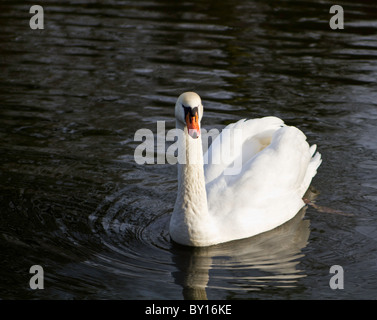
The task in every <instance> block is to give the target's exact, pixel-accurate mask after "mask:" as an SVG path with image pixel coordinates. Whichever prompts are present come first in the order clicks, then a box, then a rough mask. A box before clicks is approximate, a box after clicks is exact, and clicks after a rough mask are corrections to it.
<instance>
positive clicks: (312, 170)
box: [300, 144, 322, 194]
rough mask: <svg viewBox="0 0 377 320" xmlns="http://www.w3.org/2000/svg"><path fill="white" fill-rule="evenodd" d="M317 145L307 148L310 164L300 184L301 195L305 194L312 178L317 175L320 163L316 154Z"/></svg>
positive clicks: (319, 157) (320, 160) (317, 153)
mask: <svg viewBox="0 0 377 320" xmlns="http://www.w3.org/2000/svg"><path fill="white" fill-rule="evenodd" d="M316 150H317V145H315V144H313V145H312V146H311V147H310V148H309V153H310V155H311V159H310V162H309V164H308V168H307V170H306V174H305V177H304V180H303V182H302V184H301V188H300V191H301V193H302V194H304V193H305V192H306V190H307V189H308V188H309V186H310V183H311V181H312V179H313V177H314V176H315V175H316V174H317V169H318V167H319V166H320V165H321V163H322V158H321V154H320V153H319V152H316Z"/></svg>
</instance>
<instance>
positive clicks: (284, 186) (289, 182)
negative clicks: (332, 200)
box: [206, 127, 321, 238]
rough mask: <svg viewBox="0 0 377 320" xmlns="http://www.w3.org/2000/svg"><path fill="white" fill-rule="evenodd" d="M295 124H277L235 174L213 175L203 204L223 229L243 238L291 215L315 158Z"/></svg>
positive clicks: (317, 157)
mask: <svg viewBox="0 0 377 320" xmlns="http://www.w3.org/2000/svg"><path fill="white" fill-rule="evenodd" d="M314 152H315V148H314V147H312V148H310V147H309V145H308V143H307V142H306V137H305V135H304V134H303V133H302V132H301V131H300V130H299V129H297V128H294V127H282V128H280V129H278V130H276V131H275V132H274V133H273V136H272V141H271V143H270V144H269V145H268V147H266V148H264V149H263V150H262V151H260V152H257V153H255V154H254V155H252V156H251V157H250V158H249V160H248V161H246V162H244V163H243V165H242V171H241V172H240V174H239V175H233V176H231V175H229V176H226V175H223V174H222V175H221V174H220V175H219V176H218V177H217V178H216V179H214V180H212V181H211V182H210V183H208V184H207V186H206V189H207V197H208V207H209V211H210V213H211V214H213V215H216V217H217V221H218V222H219V226H223V225H224V223H223V222H220V221H231V223H228V227H227V228H225V229H224V232H229V233H230V234H232V233H237V234H239V236H240V238H241V237H249V236H252V235H254V234H256V233H260V232H263V231H268V230H271V229H273V228H275V227H277V226H279V225H281V224H282V223H284V222H285V221H287V220H289V219H290V218H292V217H293V216H294V215H295V214H296V213H297V212H298V211H299V209H300V208H301V207H302V206H303V205H304V202H303V201H302V196H303V194H304V192H305V191H306V189H307V188H308V187H309V184H310V182H311V180H312V178H313V176H314V175H315V173H316V169H317V167H318V166H319V164H320V162H321V159H320V155H319V154H318V153H317V154H316V155H314V157H313V153H314Z"/></svg>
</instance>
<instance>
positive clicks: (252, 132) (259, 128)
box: [204, 117, 284, 184]
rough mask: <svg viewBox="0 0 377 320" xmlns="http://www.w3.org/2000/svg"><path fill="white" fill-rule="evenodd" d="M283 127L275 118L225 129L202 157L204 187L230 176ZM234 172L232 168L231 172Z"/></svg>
mask: <svg viewBox="0 0 377 320" xmlns="http://www.w3.org/2000/svg"><path fill="white" fill-rule="evenodd" d="M282 126H284V122H283V120H281V119H279V118H276V117H265V118H261V119H251V120H247V121H246V120H245V119H243V120H239V121H238V122H235V123H232V124H230V125H228V126H227V127H225V128H224V129H223V130H222V132H221V134H220V135H218V136H217V137H216V139H215V140H214V141H213V143H212V144H211V146H210V147H209V148H208V150H207V152H206V153H205V154H204V163H205V165H204V174H205V179H206V184H209V183H211V182H212V181H214V180H216V179H217V178H218V177H219V176H221V175H223V174H224V173H225V175H227V174H229V175H233V174H232V173H233V172H235V171H236V170H232V169H233V168H235V167H236V166H239V165H240V164H241V165H242V166H243V164H244V163H246V162H247V161H249V159H251V158H252V157H253V156H254V155H255V154H256V153H257V152H259V151H261V150H262V149H263V148H265V147H266V146H267V145H269V144H270V143H271V138H272V135H273V133H274V132H275V131H276V130H277V129H279V128H281V127H282ZM235 169H236V168H235Z"/></svg>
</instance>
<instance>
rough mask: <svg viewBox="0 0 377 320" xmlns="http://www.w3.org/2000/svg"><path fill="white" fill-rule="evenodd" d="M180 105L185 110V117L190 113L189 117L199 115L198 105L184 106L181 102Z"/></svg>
mask: <svg viewBox="0 0 377 320" xmlns="http://www.w3.org/2000/svg"><path fill="white" fill-rule="evenodd" d="M182 107H183V110H184V111H185V118H186V116H187V115H188V114H189V115H190V118H192V117H195V116H197V117H199V108H198V107H195V108H191V107H186V106H185V105H183V104H182Z"/></svg>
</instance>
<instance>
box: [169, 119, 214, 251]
mask: <svg viewBox="0 0 377 320" xmlns="http://www.w3.org/2000/svg"><path fill="white" fill-rule="evenodd" d="M176 127H177V129H179V130H178V142H177V143H178V150H179V151H178V152H180V151H182V152H183V154H182V155H184V160H185V161H184V163H179V164H178V193H177V199H176V202H175V206H174V212H173V215H172V218H171V220H170V233H171V235H172V237H173V240H175V241H176V242H178V243H181V244H185V245H194V246H200V245H201V243H208V240H209V239H211V240H214V233H213V232H212V229H213V227H214V226H213V223H212V221H211V218H210V216H209V214H208V205H207V193H206V188H205V178H204V168H203V149H202V139H201V138H198V139H193V138H192V137H191V136H190V135H189V134H188V132H187V127H184V126H183V125H182V124H181V123H180V122H179V121H177V124H176Z"/></svg>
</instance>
